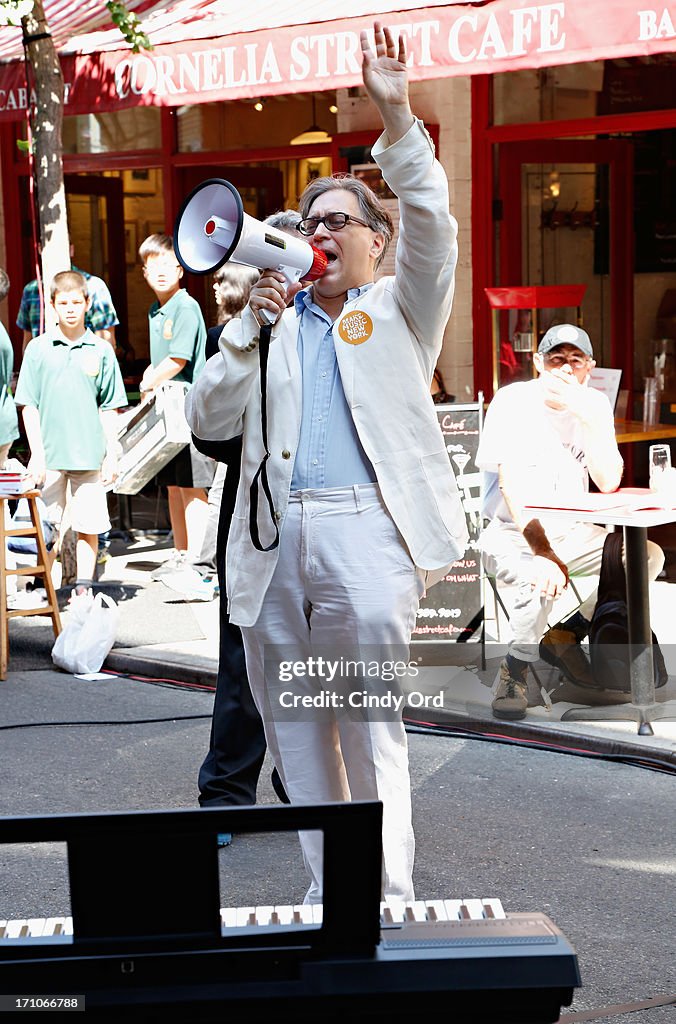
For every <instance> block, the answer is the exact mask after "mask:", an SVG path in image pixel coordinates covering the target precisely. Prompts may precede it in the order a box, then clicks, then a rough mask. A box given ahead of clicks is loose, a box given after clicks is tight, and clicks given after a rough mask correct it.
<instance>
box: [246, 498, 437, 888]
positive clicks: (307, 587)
mask: <svg viewBox="0 0 676 1024" xmlns="http://www.w3.org/2000/svg"><path fill="white" fill-rule="evenodd" d="M422 591H423V582H422V578H421V575H420V573H419V572H418V571H417V570H416V568H415V566H414V564H413V562H412V560H411V556H410V555H409V553H408V549H407V548H406V546H405V544H404V542H403V540H402V538H401V535H400V534H399V531H398V530H397V528H396V526H395V525H394V522H393V520H392V518H391V516H390V515H389V513H388V511H387V509H386V508H385V505H384V503H383V501H382V498H381V497H380V491H379V488H378V486H377V485H376V484H366V485H362V484H359V485H355V486H354V487H341V488H330V489H325V490H304V491H296V492H292V494H291V497H290V502H289V506H288V511H287V515H286V518H285V522H284V526H283V530H282V534H281V540H280V546H279V561H278V563H277V567H276V570H275V573H274V575H273V578H272V580H271V583H270V586H269V588H268V591H267V593H266V596H265V600H264V603H263V608H262V610H261V614H260V616H259V618H258V621H257V622H256V624H255V625H254V626H249V627H243V628H242V636H243V639H244V649H245V653H246V662H247V671H248V674H249V681H250V684H251V691H252V693H253V697H254V700H255V702H256V704H257V706H258V709H259V711H260V713H261V716H262V718H263V722H264V725H265V734H266V738H267V743H268V747H269V749H270V753H271V755H272V757H273V759H274V761H275V764H276V765H277V769H278V771H279V773H280V775H281V777H282V781H283V782H284V786H285V788H286V791H287V793H288V794H289V797H290V799H291V801H292V802H293V803H304V804H319V803H325V802H334V801H345V800H381V801H382V803H383V868H384V873H383V895H384V897H385V898H387V897H392V898H397V899H402V900H411V899H413V882H412V873H413V858H414V849H415V844H414V838H413V828H412V824H411V787H410V778H409V770H408V745H407V739H406V732H405V729H404V725H403V722H402V720H401V714H400V713H396V714H395V713H392V712H390V713H389V715H383V716H380V715H377V714H376V715H375V716H373V717H374V718H375V719H376V720H370V719H369V720H359V721H358V720H354V718H351V717H350V716H349V715H345V714H342V713H341V712H340V711H335V710H332V709H330V708H328V709H327V708H323V709H317V708H314V707H313V708H311V709H310V710H303V711H301V712H298V713H295V712H291V713H289V712H288V711H286V712H284V713H281V711H280V703H279V700H278V693H279V665H280V663H281V662H282V661H292V662H294V663H295V662H298V661H302V660H303V659H306V660H307V659H312V658H316V657H317V653H318V652H319V651H323V652H326V651H327V650H330V651H332V652H335V653H340V654H341V655H342V656H343V657H345V658H355V657H359V656H363V657H368V658H369V660H371V655H372V654H373V651H374V650H377V651H378V652H379V653H380V655H381V656H382V655H383V654H384V653H386V652H387V651H389V650H391V649H394V648H396V649H397V650H399V651H400V650H402V649H404V648H405V650H406V656H407V657H408V644H409V641H410V637H411V631H412V629H413V625H414V622H415V615H416V611H417V608H418V602H419V599H420V596H421V594H422ZM266 647H267V650H266ZM364 652H366V653H364ZM266 673H267V680H266ZM275 673H276V676H275ZM271 678H276V681H277V685H276V687H275V686H271V685H270V682H269V681H270V679H271ZM331 685H332V688H333V690H335V689H336V688H337V681H336V680H335V679H334V680H333V682H332V684H331ZM347 685H348V686H349V685H350V684H347ZM318 688H319V689H321V685H320V686H319V687H318V686H317V679H316V678H315V679H312V680H311V679H309V678H295V677H294V679H293V683H292V684H289V685H287V686H286V687H285V689H286V691H288V692H292V693H293V694H294V695H302V694H303V693H304V692H307V693H310V692H312V693H316V692H317V689H318ZM385 717H386V718H388V719H389V720H380V719H381V718H385ZM321 838H322V837H321V834H320V833H314V832H312V833H309V832H304V833H302V834H301V837H300V839H301V845H302V849H303V855H304V858H305V864H306V867H307V869H308V871H309V874H310V878H311V884H310V888H309V890H308V893H307V895H306V897H305V899H306V902H309V903H313V902H321V899H322V842H321ZM354 841H355V842H356V843H358V842H359V836H355V837H354Z"/></svg>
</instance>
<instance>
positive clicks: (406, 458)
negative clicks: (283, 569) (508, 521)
mask: <svg viewBox="0 0 676 1024" xmlns="http://www.w3.org/2000/svg"><path fill="white" fill-rule="evenodd" d="M372 153H373V157H374V159H375V160H376V161H377V163H378V164H379V166H380V167H381V169H382V171H383V177H384V179H385V180H386V182H387V184H388V185H389V187H390V188H391V189H392V191H393V192H394V193H395V194H396V195H397V196H398V197H399V205H400V224H399V240H398V244H397V252H396V265H395V274H394V276H393V277H383V278H381V279H380V280H379V281H377V282H376V283H375V284H374V285H373V287H372V288H370V289H369V290H368V291H367V292H365V293H364V294H362V295H361V296H359V297H358V298H355V299H350V300H348V301H347V302H346V304H345V306H344V307H343V312H342V313H341V315H340V317H339V318H338V319H337V320H336V322H335V323H334V325H333V339H334V345H335V348H336V357H337V361H338V367H339V370H340V376H341V380H342V384H343V389H344V391H345V397H346V399H347V403H348V406H349V408H350V410H351V413H352V416H353V419H354V423H355V427H356V430H357V433H358V435H359V440H360V442H361V444H362V446H363V448H364V451H365V452H366V455H367V456H368V458H369V459H370V460H371V462H372V464H373V468H374V470H375V473H376V477H377V480H378V484H379V486H380V489H381V492H382V496H383V500H384V502H385V505H386V506H387V509H388V511H389V513H390V515H391V516H392V518H393V519H394V522H395V523H396V525H397V527H398V529H399V531H400V533H401V535H402V536H403V538H404V541H405V542H406V544H407V546H408V549H409V552H410V554H411V557H412V559H413V561H414V562H415V564H416V565H417V566H418V567H419V568H421V569H423V570H425V571H426V585H427V586H428V587H429V586H431V585H432V584H433V583H435V582H436V581H438V580H439V579H441V577H442V576H443V575H444V573H445V572H446V571H447V570H448V568H449V567H450V565H451V564H452V563H453V562H454V561H455V560H456V559H457V558H458V557H460V556H461V555H462V553H463V551H464V550H465V546H466V543H467V528H466V524H465V516H464V512H463V508H462V504H461V501H460V496H459V494H458V489H457V486H456V483H455V476H454V474H453V470H452V467H451V464H450V461H449V458H448V453H447V451H446V446H445V444H444V439H443V435H442V433H441V428H440V426H439V422H438V418H437V413H436V410H435V407H434V403H433V402H432V399H431V397H430V383H431V380H432V374H433V373H434V368H435V366H436V363H437V359H438V357H439V352H440V350H441V343H442V340H443V331H444V327H445V325H446V322H447V320H448V317H449V315H450V312H451V305H452V301H453V284H454V275H455V265H456V262H457V242H456V238H457V224H456V221H455V219H454V218H453V217H452V216H451V215H450V214H449V209H448V207H449V201H448V182H447V179H446V175H445V173H444V170H443V168H442V167H441V165H440V164H439V163H438V162H437V161H436V159H435V157H434V146H433V143H432V140H431V139H430V137H429V135H428V133H427V131H426V130H425V128H424V126H423V124H422V122H421V121H416V123H415V124H414V125H412V126H411V128H410V130H409V131H408V132H407V134H406V135H405V136H404V137H403V138H401V139H399V140H398V141H397V142H395V143H394V144H393V145H388V139H387V135H386V133H383V135H381V137H380V139H379V140H378V142H377V143H376V145H375V146H374V147H373V150H372ZM362 283H363V282H362ZM298 327H299V321H298V318H297V316H296V312H295V309H294V308H293V306H292V307H290V308H289V309H287V310H285V312H284V313H283V315H282V317H281V318H280V320H279V321H278V323H277V324H276V326H275V327H274V329H273V333H272V340H271V344H270V354H269V360H268V387H267V395H268V446H269V450H270V458H269V459H268V462H267V471H268V479H269V483H270V489H271V492H272V496H273V501H274V508H275V518H276V520H277V523H278V527H279V530H280V534H281V540H280V543H284V517H285V513H286V508H287V504H288V499H289V491H290V485H291V475H292V471H293V464H294V457H295V453H296V449H297V446H298V438H299V434H300V417H301V368H300V361H299V359H298V353H297V339H298ZM259 330H260V329H259V327H258V324H257V323H256V320H255V318H254V316H253V314H252V313H251V310H250V309H249V308H248V307H247V308H246V309H245V310H244V312H243V314H242V318H241V320H231V321H230V323H229V324H227V325H226V327H225V328H224V330H223V334H222V335H221V339H220V342H219V347H220V353H219V354H217V355H215V356H212V358H211V359H210V360H208V362H207V364H206V366H205V368H204V369H203V371H202V372H201V374H200V376H199V377H198V379H197V381H196V382H195V383H194V384H193V386H192V388H191V389H190V391H189V393H188V396H187V399H186V415H187V418H188V422H189V424H190V428H191V430H192V431H193V433H194V434H195V435H196V436H197V437H199V438H202V439H204V440H209V441H221V440H226V439H227V438H231V437H236V436H238V435H239V434H243V435H244V436H243V453H242V472H241V478H240V484H239V489H238V492H237V504H236V508H235V514H234V516H233V519H232V524H231V527H230V534H229V538H228V547H227V567H226V579H227V592H228V607H229V614H230V618H231V620H232V621H233V622H234V623H236V624H238V625H240V626H251V625H253V624H254V623H255V622H256V620H257V618H258V615H259V613H260V609H261V605H262V603H263V598H264V596H265V592H266V590H267V588H268V585H269V583H270V580H271V578H272V574H273V572H274V569H275V565H276V563H277V552H278V549H275V550H273V551H269V552H263V551H258V550H257V549H256V548H255V547H254V545H253V544H252V542H251V538H250V535H249V488H250V485H251V480H252V478H253V476H254V474H255V473H256V470H257V469H258V467H259V465H260V462H261V459H262V458H263V455H264V448H263V442H262V436H261V418H260V413H261V398H260V380H259V359H258V352H257V347H258V334H259ZM259 490H260V487H259ZM259 510H260V511H259V529H260V534H261V540H262V542H263V544H264V545H267V544H268V543H270V541H271V540H272V538H273V535H274V530H273V527H272V524H271V523H269V522H266V519H267V520H269V513H268V509H267V502H265V501H264V500H262V501H260V502H259Z"/></svg>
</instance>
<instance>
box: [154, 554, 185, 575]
mask: <svg viewBox="0 0 676 1024" xmlns="http://www.w3.org/2000/svg"><path fill="white" fill-rule="evenodd" d="M187 562H188V552H187V551H174V553H173V555H171V557H170V558H168V559H167V560H166V562H163V563H162V565H159V566H158V567H157V569H153V571H152V572H151V574H150V578H151V580H161V579H162V577H163V576H166V575H167V573H170V572H176V571H177V569H182V568H183V567H184V566H185V565H186V564H187Z"/></svg>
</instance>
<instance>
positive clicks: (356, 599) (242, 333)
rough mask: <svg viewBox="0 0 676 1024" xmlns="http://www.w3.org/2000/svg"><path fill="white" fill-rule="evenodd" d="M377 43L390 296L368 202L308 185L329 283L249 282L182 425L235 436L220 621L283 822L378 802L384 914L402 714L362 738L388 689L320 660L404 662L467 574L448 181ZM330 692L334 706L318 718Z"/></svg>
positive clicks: (375, 208)
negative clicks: (448, 355)
mask: <svg viewBox="0 0 676 1024" xmlns="http://www.w3.org/2000/svg"><path fill="white" fill-rule="evenodd" d="M374 39H375V50H376V52H375V53H374V52H373V51H372V49H371V46H370V43H369V41H368V38H367V36H366V34H365V33H362V38H361V45H362V52H363V78H364V85H365V87H366V90H367V92H368V95H369V96H370V98H371V100H372V101H373V102H374V103H375V105H376V106H377V108H378V110H379V112H380V115H381V117H382V121H383V126H384V132H383V134H382V135H381V137H380V139H379V140H378V142H377V143H376V144H375V146H374V147H373V149H372V154H373V159H374V160H376V161H377V163H378V164H379V166H380V168H381V170H382V173H383V177H384V179H385V181H386V182H387V184H388V185H389V187H390V188H391V189H392V191H393V192H394V193H395V194H396V195H397V196H398V197H399V203H400V232H399V240H398V244H397V252H396V268H395V274H394V276H392V277H382V278H380V279H379V280H378V281H377V282H375V283H374V277H375V271H376V268H377V266H378V264H379V263H380V261H381V260H382V257H383V256H384V254H385V250H386V248H387V244H388V242H389V239H390V237H391V234H392V225H391V220H390V218H389V215H388V213H387V211H386V210H385V209H384V207H383V206H382V205H381V203H380V202H379V200H378V198H377V196H376V195H375V194H374V193H373V192H372V191H371V190H370V189H369V188H368V187H367V186H366V185H365V184H364V183H363V182H360V181H358V180H356V179H353V178H350V177H349V176H348V177H347V178H345V177H342V178H341V177H338V178H322V179H317V180H315V181H313V182H311V183H310V185H309V186H308V188H307V189H306V190H305V192H304V194H303V196H301V200H300V205H299V209H300V214H301V217H302V218H303V220H302V221H301V224H300V230H301V231H302V232H303V233H304V234H305V235H306V236H307V237H308V238H309V239H311V241H312V243H313V245H314V246H315V247H316V248H318V249H320V250H322V251H323V253H324V254H325V255H326V258H327V260H328V268H327V270H326V272H325V274H324V275H323V276H322V277H321V279H320V280H318V281H315V283H314V284H313V285H312V286H311V287H308V288H301V286H300V285H296V286H292V287H291V288H290V289H287V287H286V282H285V279H284V278H283V276H282V275H281V274H279V273H276V272H274V271H269V270H264V271H263V272H262V275H261V279H260V281H259V282H258V284H257V285H255V286H254V288H253V289H252V291H251V295H250V299H249V305H248V307H247V308H246V309H245V311H244V313H243V315H242V318H241V320H238V321H232V323H230V324H229V325H228V326H227V327H226V328H225V330H224V332H223V334H222V336H221V340H220V351H221V355H222V360H221V361H220V362H219V360H216V359H212V360H210V362H209V364H208V365H207V368H206V369H205V371H204V372H203V374H202V375H201V376H200V379H199V380H198V381H197V383H196V385H195V386H194V387H193V388H192V389H191V392H190V395H189V398H188V401H187V406H186V409H187V415H188V420H189V423H190V426H191V429H192V430H193V432H194V433H195V434H196V435H197V436H198V437H200V438H204V439H211V440H218V439H223V438H227V437H233V436H236V435H238V434H243V456H242V477H241V483H240V487H239V492H238V496H237V507H236V509H235V515H234V517H233V521H232V526H231V530H230V536H229V541H228V549H227V574H226V575H227V580H228V601H229V612H230V618H231V620H232V621H233V622H235V623H237V624H238V625H239V626H240V627H241V628H242V635H243V639H244V646H245V651H246V660H247V668H248V672H249V679H250V682H251V688H252V692H253V695H254V699H255V700H256V703H257V705H258V707H259V710H260V711H261V714H262V717H263V720H264V723H265V729H266V737H267V741H268V746H269V749H270V752H271V754H272V756H273V758H274V760H275V763H276V765H277V768H278V770H279V772H280V775H281V777H282V780H283V782H284V786H285V788H286V790H287V792H288V794H289V796H290V798H291V801H292V802H293V803H306V804H307V803H310V804H313V803H323V802H330V801H344V800H381V801H382V802H383V865H384V874H383V894H384V896H385V898H398V899H404V900H409V899H412V898H413V884H412V871H413V855H414V839H413V830H412V827H411V798H410V780H409V772H408V752H407V743H406V734H405V730H404V727H403V723H402V718H401V709H400V708H397V710H396V711H395V712H392V710H391V709H389V710H382V709H381V710H380V711H377V712H376V713H372V714H371V715H367V716H366V718H365V719H361V720H354V714H353V713H352V716H351V712H350V711H349V710H348V711H345V710H344V709H345V708H349V707H350V704H351V692H352V691H354V692H355V693H357V692H360V691H361V689H362V687H364V686H365V685H366V684H367V683H369V684H370V685H371V689H372V690H373V689H374V687H375V690H376V691H377V692H378V693H379V694H381V695H382V694H383V693H385V692H386V691H387V690H388V683H387V679H388V678H391V675H390V676H389V677H388V676H387V675H386V673H385V672H383V673H381V674H380V677H379V679H378V680H377V681H376V682H375V683H374V680H373V679H369V680H365V679H364V678H361V679H360V680H359V681H358V682H356V681H355V678H354V677H351V678H349V679H348V678H343V677H342V676H341V674H340V672H339V673H338V676H337V677H334V678H333V680H332V681H331V686H329V679H328V678H327V677H326V676H324V675H322V671H321V664H320V662H319V658H318V654H319V652H322V653H323V654H324V655H326V652H332V653H333V654H334V655H337V656H338V657H337V658H336V659H334V666H335V665H337V663H338V661H341V665H342V660H344V661H347V660H349V659H359V658H361V660H362V661H364V662H368V663H369V664H371V663H372V662H373V660H374V656H375V660H377V659H378V658H380V659H381V662H380V663H381V664H384V662H385V661H386V660H391V658H392V655H393V652H395V653H399V652H401V651H406V655H408V644H409V641H410V637H411V631H412V628H413V625H414V623H415V617H416V611H417V608H418V602H419V600H420V597H421V595H422V594H423V592H424V589H425V587H429V586H431V585H432V583H434V582H435V581H436V580H438V579H440V578H441V577H442V576H443V574H444V572H445V571H446V570H447V569H448V567H449V566H450V564H451V563H452V562H453V561H454V560H455V559H456V558H458V557H459V556H460V555H461V554H462V552H463V551H464V548H465V542H466V536H467V534H466V527H465V519H464V514H463V511H462V506H461V503H460V499H459V496H458V492H457V488H456V486H455V480H454V476H453V472H452V469H451V467H450V464H449V460H448V454H447V452H446V449H445V445H444V440H443V436H442V434H441V430H440V428H439V424H438V419H437V415H436V412H435V409H434V404H433V402H432V399H431V397H430V382H431V380H432V375H433V373H434V368H435V366H436V363H437V358H438V356H439V352H440V349H441V343H442V338H443V331H444V327H445V325H446V322H447V320H448V317H449V315H450V312H451V304H452V299H453V282H454V273H455V265H456V261H457V246H456V234H457V225H456V222H455V220H454V219H453V217H451V216H450V214H449V208H448V207H449V200H448V183H447V179H446V175H445V173H444V171H443V169H442V167H441V166H440V164H439V163H438V162H437V161H436V160H435V157H434V147H433V144H432V141H431V139H430V138H429V135H428V134H427V132H426V130H425V128H424V126H423V124H422V122H421V121H419V120H417V119H416V118H415V117H414V116H413V114H412V112H411V108H410V105H409V101H408V76H407V72H406V47H405V41H404V40H403V39H400V40H399V41H398V43H395V41H394V39H393V37H392V35H391V34H390V32H389V30H388V29H383V28H382V26H381V25H380V24H379V23H377V22H376V24H375V37H374ZM292 298H293V299H294V301H293V302H292V303H291V304H290V306H289V308H286V307H287V304H288V303H289V302H290V300H291V299H292ZM263 310H265V311H268V312H269V313H272V316H273V318H274V319H275V324H274V327H273V329H272V337H271V342H270V348H269V361H268V366H267V404H268V410H267V411H268V430H267V433H268V450H269V453H270V455H269V458H268V459H267V464H266V466H267V473H268V476H269V487H270V495H271V508H272V510H273V521H274V524H275V525H276V526H277V527H278V529H279V535H280V539H279V545H278V546H277V547H275V546H273V545H274V536H273V535H274V526H273V525H272V524H271V523H268V524H267V526H266V525H265V524H264V521H263V518H262V512H263V511H265V509H264V505H265V503H264V502H263V501H261V502H260V503H259V506H258V508H257V509H254V513H255V514H254V516H253V517H252V520H253V519H256V520H257V521H259V522H260V534H261V537H262V538H264V539H262V540H260V541H259V543H258V544H256V543H255V542H254V541H253V540H252V534H254V535H255V533H256V531H255V528H254V523H253V521H250V512H251V498H250V486H251V482H252V480H253V479H254V477H255V474H256V472H257V470H258V468H259V464H260V463H261V459H262V458H263V455H264V453H265V448H264V444H263V440H262V432H261V386H260V383H261V382H260V367H259V353H258V351H257V349H258V340H259V334H260V329H261V325H262V324H263V323H264V317H265V314H264V313H263ZM211 364H213V365H211ZM259 513H260V514H259ZM268 542H269V543H268ZM341 659H342V660H341ZM281 664H283V665H284V667H285V668H287V669H288V664H292V665H293V670H292V672H291V675H292V677H293V678H292V682H291V683H289V682H288V681H282V682H280V680H281V679H282V675H283V673H282V672H281V671H280V665H281ZM299 664H300V666H301V668H300V670H299V668H298V666H299ZM303 666H305V669H306V670H305V671H304V669H303ZM287 678H288V672H287V676H284V680H287ZM329 692H331V693H332V694H333V700H334V703H333V706H331V707H319V706H318V703H317V701H321V700H322V699H323V698H322V694H325V693H329ZM341 702H342V704H341ZM327 703H330V699H329V700H327ZM386 703H387V702H386V701H384V702H383V705H384V704H386ZM289 705H292V707H291V708H289ZM341 708H342V710H341ZM301 839H302V844H303V852H304V856H305V862H306V865H307V867H308V870H309V872H310V876H311V885H310V889H309V891H308V894H307V896H306V900H307V901H308V902H319V901H321V867H322V851H321V844H320V843H319V842H318V839H317V837H316V836H315V835H314V834H303V835H302V836H301Z"/></svg>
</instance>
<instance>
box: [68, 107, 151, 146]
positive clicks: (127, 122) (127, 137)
mask: <svg viewBox="0 0 676 1024" xmlns="http://www.w3.org/2000/svg"><path fill="white" fill-rule="evenodd" d="M161 148H162V130H161V118H160V109H159V107H133V108H132V109H130V110H118V111H116V112H115V113H112V114H79V115H72V116H70V117H64V119H63V152H64V153H122V152H127V151H130V150H136V149H161Z"/></svg>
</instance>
